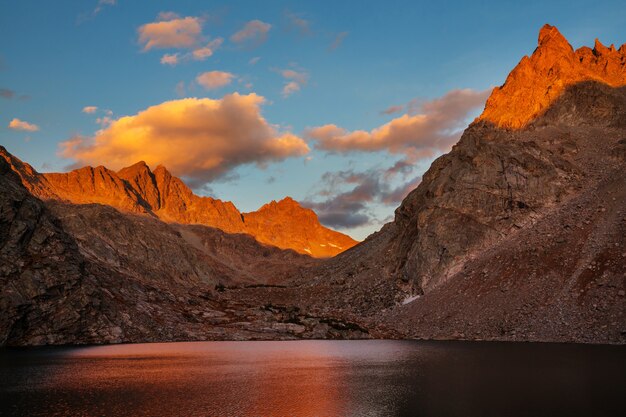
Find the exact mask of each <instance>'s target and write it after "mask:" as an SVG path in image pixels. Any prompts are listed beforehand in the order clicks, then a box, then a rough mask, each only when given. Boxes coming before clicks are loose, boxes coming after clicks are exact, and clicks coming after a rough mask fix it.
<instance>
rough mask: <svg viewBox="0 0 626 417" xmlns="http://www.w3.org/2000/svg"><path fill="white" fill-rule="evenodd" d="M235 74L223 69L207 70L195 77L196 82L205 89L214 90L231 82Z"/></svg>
mask: <svg viewBox="0 0 626 417" xmlns="http://www.w3.org/2000/svg"><path fill="white" fill-rule="evenodd" d="M234 77H235V74H231V73H230V72H225V71H207V72H203V73H202V74H200V75H198V76H197V77H196V82H197V83H198V84H200V85H201V86H203V87H204V88H206V89H207V90H215V89H218V88H221V87H224V86H225V85H228V84H230V83H231V81H232V80H233V78H234Z"/></svg>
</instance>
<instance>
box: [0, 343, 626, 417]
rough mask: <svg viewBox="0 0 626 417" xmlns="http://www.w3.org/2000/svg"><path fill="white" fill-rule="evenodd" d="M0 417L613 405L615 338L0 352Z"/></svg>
mask: <svg viewBox="0 0 626 417" xmlns="http://www.w3.org/2000/svg"><path fill="white" fill-rule="evenodd" d="M0 352H1V353H0V369H1V370H2V378H1V380H0V400H1V402H0V415H33V416H44V415H45V416H67V415H80V416H101V415H106V416H130V415H132V416H158V415H167V416H222V415H225V416H238V415H245V416H272V415H277V416H287V415H289V416H348V415H354V416H370V415H371V416H380V415H424V416H440V415H459V416H466V415H467V416H471V415H561V414H563V415H565V414H567V415H620V414H621V411H623V410H620V407H619V406H620V405H621V401H620V398H621V391H622V390H623V384H624V382H623V375H624V371H626V369H625V366H626V365H625V364H626V357H625V356H624V353H625V350H624V348H623V347H610V346H576V345H536V344H493V343H492V344H486V343H458V342H398V341H301V342H204V343H202V342H201V343H169V344H142V345H116V346H98V347H86V348H69V349H68V348H60V349H58V348H57V349H51V348H48V349H32V350H4V351H0Z"/></svg>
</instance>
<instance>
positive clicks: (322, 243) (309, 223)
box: [0, 150, 357, 257]
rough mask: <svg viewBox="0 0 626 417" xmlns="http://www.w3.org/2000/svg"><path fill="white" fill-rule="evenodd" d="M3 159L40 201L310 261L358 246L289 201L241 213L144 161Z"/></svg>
mask: <svg viewBox="0 0 626 417" xmlns="http://www.w3.org/2000/svg"><path fill="white" fill-rule="evenodd" d="M8 155H9V154H8V153H7V152H6V150H0V157H3V158H4V159H5V160H7V161H9V160H10V165H11V166H12V167H14V170H15V172H16V173H17V174H18V175H19V176H20V178H21V180H22V183H23V184H24V186H25V187H26V188H27V189H28V190H29V191H30V192H31V193H33V195H35V196H37V197H39V198H42V199H44V200H59V201H65V202H69V203H73V204H91V203H97V204H104V205H108V206H111V207H115V208H117V209H119V210H122V211H124V212H130V213H138V214H147V215H150V216H153V217H157V218H159V219H161V220H163V221H166V222H170V223H182V224H202V225H205V226H210V227H214V228H217V229H220V230H222V231H224V232H226V233H231V234H232V233H245V234H249V235H252V236H253V237H254V238H255V239H256V240H257V241H259V242H260V243H264V244H268V245H273V246H276V247H278V248H281V249H293V250H295V251H296V252H298V253H301V254H305V255H310V256H313V257H332V256H334V255H336V254H338V253H340V252H342V251H344V250H347V249H349V248H351V247H352V246H354V245H355V244H356V243H357V242H356V241H355V240H353V239H352V238H350V237H349V236H347V235H344V234H342V233H339V232H336V231H334V230H331V229H328V228H326V227H324V226H322V225H321V224H320V223H319V220H318V218H317V215H316V214H315V213H314V212H313V211H311V210H310V209H306V208H303V207H301V206H300V205H299V204H298V203H297V202H295V201H294V200H293V199H291V198H289V197H287V198H285V199H284V200H282V201H280V202H278V203H276V202H272V203H270V204H268V205H265V206H263V207H262V208H261V209H259V210H258V211H255V212H252V213H246V214H242V213H240V212H239V210H237V208H236V207H235V205H234V204H233V203H231V202H229V201H226V202H224V201H221V200H218V199H214V198H211V197H201V196H197V195H195V194H194V193H193V192H192V191H191V189H189V187H187V186H186V185H185V184H184V183H183V181H181V180H180V179H179V178H177V177H175V176H173V175H172V174H171V173H170V172H169V171H168V170H167V169H166V168H165V167H164V166H162V165H159V166H158V167H157V168H156V169H155V170H154V171H151V170H150V168H149V167H148V166H147V165H146V163H145V162H138V163H136V164H134V165H132V166H130V167H127V168H123V169H121V170H120V171H118V172H114V171H111V170H109V169H107V168H106V167H103V166H98V167H95V168H92V167H84V168H80V169H76V170H74V171H71V172H67V173H38V172H37V171H35V170H34V169H33V168H32V167H31V166H30V165H28V164H26V163H24V162H22V161H20V160H19V159H18V158H16V157H14V156H12V155H11V156H10V157H9V156H8Z"/></svg>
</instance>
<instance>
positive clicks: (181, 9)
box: [0, 0, 626, 239]
mask: <svg viewBox="0 0 626 417" xmlns="http://www.w3.org/2000/svg"><path fill="white" fill-rule="evenodd" d="M96 10H97V11H96ZM162 12H172V13H174V14H175V15H174V14H172V13H170V14H169V15H161V18H158V16H159V14H160V13H162ZM185 17H190V18H195V19H198V20H197V21H198V22H200V25H201V34H199V35H198V36H197V42H196V43H195V44H194V45H192V46H187V47H165V48H160V47H155V48H149V49H148V50H145V49H146V43H145V42H144V43H142V42H141V41H140V32H139V31H140V28H142V27H143V25H146V24H149V23H154V22H158V21H161V22H162V21H173V20H177V19H184V18H185ZM251 21H258V22H261V23H262V24H264V25H269V29H268V30H267V32H266V33H265V35H264V36H260V37H257V38H254V36H253V37H251V38H249V39H248V40H247V41H243V42H241V41H240V42H238V41H235V40H233V39H234V38H233V35H234V34H235V33H237V32H239V31H241V30H243V29H244V28H245V25H246V24H248V23H249V22H251ZM544 23H550V24H553V25H555V26H557V27H558V28H559V30H560V31H561V33H563V35H564V36H565V37H566V38H567V39H568V40H569V41H570V43H571V44H572V45H573V46H574V47H575V48H577V47H580V46H582V45H593V41H594V39H595V38H596V37H598V38H600V40H601V41H602V42H603V43H604V44H607V45H608V44H611V43H615V44H616V45H621V44H622V43H624V42H626V4H625V3H624V2H623V1H612V2H611V1H606V2H599V1H593V2H592V1H576V0H573V1H552V2H545V1H544V2H539V1H527V2H506V1H482V2H481V1H477V2H454V1H438V2H418V1H392V2H380V1H376V2H375V1H359V2H353V1H310V2H293V1H267V2H260V1H228V2H224V1H210V2H209V1H190V0H189V1H156V0H151V1H130V0H117V1H115V2H114V1H112V0H108V1H102V0H101V1H100V2H99V1H98V0H82V1H64V0H59V1H54V2H51V1H29V0H20V1H8V0H0V39H1V41H0V89H2V90H0V91H3V94H2V96H1V97H0V138H1V139H0V143H1V144H2V145H4V146H6V147H7V148H8V149H9V150H10V151H11V152H12V153H14V154H15V155H17V156H18V157H20V158H22V159H24V160H25V161H27V162H29V163H31V164H32V165H33V166H34V167H35V168H36V169H38V170H40V171H62V170H65V169H66V168H67V167H68V166H69V165H71V164H76V163H78V164H79V165H80V163H81V161H88V162H94V163H96V162H97V163H100V164H103V165H105V166H109V165H110V164H111V163H112V164H114V163H115V162H113V161H110V160H108V159H107V158H104V159H103V160H97V157H96V156H93V153H92V154H90V155H91V156H89V157H86V156H82V157H81V158H91V159H80V158H78V159H76V158H74V159H72V158H64V157H62V156H61V155H60V154H59V152H60V145H59V144H60V143H61V142H65V141H67V140H69V139H70V138H72V137H81V138H83V140H84V141H85V142H84V143H87V142H88V141H89V140H92V139H93V137H94V136H96V135H97V131H98V130H99V129H107V128H109V126H110V125H109V124H108V122H107V121H104V122H102V119H103V118H105V117H109V118H110V120H112V121H115V120H117V119H119V118H120V117H122V116H133V115H137V114H138V113H139V112H142V111H143V110H145V109H147V108H149V107H151V106H156V105H160V104H161V103H165V102H169V101H174V100H179V99H181V98H185V97H197V98H210V99H212V100H215V101H216V102H220V103H221V100H222V98H223V97H225V96H227V95H229V94H232V93H235V92H238V93H240V95H248V94H251V93H254V94H256V95H258V96H262V97H263V98H264V103H263V104H259V105H258V112H259V113H258V115H256V116H258V118H259V119H258V120H261V119H260V118H261V117H262V118H263V120H264V121H265V122H266V125H263V126H265V127H267V128H268V129H270V130H272V129H273V132H274V133H275V135H274V136H279V135H282V134H285V133H290V134H293V135H294V136H295V137H297V138H298V140H301V142H298V144H299V145H298V146H301V145H302V143H306V144H307V145H308V147H309V149H310V150H309V151H308V152H306V153H305V152H304V151H301V149H300V150H292V151H290V152H291V153H290V154H288V155H284V152H283V153H280V155H279V154H274V155H272V156H271V158H269V157H266V156H262V157H260V156H259V155H261V154H263V155H267V152H268V150H267V149H275V147H270V148H259V152H256V151H255V152H252V154H251V155H247V156H246V158H243V159H241V158H237V157H233V155H230V156H228V157H226V160H228V161H230V162H228V163H224V165H222V166H220V168H219V170H216V169H215V168H210V169H209V168H207V170H205V171H202V169H201V168H198V169H196V170H193V171H191V170H189V171H185V170H184V169H182V168H181V169H179V171H180V172H179V174H181V175H183V176H186V177H188V179H189V180H190V182H191V183H193V184H194V185H197V186H198V188H197V191H198V192H199V193H208V194H210V195H214V196H217V197H218V198H221V199H225V200H231V201H233V202H234V203H235V204H236V205H237V207H238V208H239V209H240V210H242V211H251V210H255V209H256V208H258V207H259V206H260V205H262V204H263V203H265V202H268V201H270V200H272V199H281V198H282V197H284V196H286V195H290V196H292V197H294V198H295V199H296V200H299V201H307V202H308V204H309V205H311V206H312V207H314V208H316V209H318V211H321V212H323V213H322V214H324V213H325V214H326V216H325V217H323V220H324V221H325V222H326V223H327V224H330V225H331V226H334V227H336V228H339V229H341V230H342V231H345V232H347V233H349V234H351V235H353V236H354V237H355V238H357V239H363V238H364V237H365V236H367V234H369V233H371V232H373V231H375V230H377V229H378V228H380V225H381V223H382V222H384V221H385V220H388V219H389V216H391V215H392V214H393V210H394V209H395V208H396V207H397V205H398V202H397V200H398V198H397V195H394V197H393V198H392V196H391V195H392V194H393V192H394V191H397V192H400V189H401V188H402V187H403V186H405V185H407V184H408V185H411V184H415V183H416V181H418V180H419V175H420V174H421V173H423V171H424V170H425V169H427V167H428V166H429V164H430V162H431V161H432V159H433V158H434V156H436V155H438V154H440V153H442V152H444V150H445V144H443V145H442V143H444V142H445V139H446V138H447V137H448V136H450V137H454V136H455V135H458V133H456V130H458V128H459V126H461V125H462V124H466V122H467V121H471V119H472V118H473V117H475V116H476V115H478V114H479V113H480V111H481V110H482V105H480V103H483V102H484V97H485V93H484V92H486V91H487V89H489V88H490V87H493V86H495V85H499V84H501V83H502V82H503V81H504V79H505V77H506V75H507V74H508V72H509V71H510V70H511V69H512V68H513V67H514V66H515V64H517V62H518V61H519V60H520V58H521V57H522V56H523V55H525V54H530V53H532V51H533V49H534V48H535V46H536V41H537V33H538V31H539V28H540V27H541V26H542V25H543V24H544ZM253 34H254V33H253ZM257 35H258V33H257ZM219 38H221V39H223V40H222V41H221V45H219V46H218V47H217V48H215V50H213V54H212V55H211V56H209V57H207V58H205V59H204V60H194V59H192V58H189V57H190V56H192V54H193V51H194V50H196V49H198V48H200V47H202V46H204V45H206V44H208V43H209V42H210V41H212V40H215V39H219ZM339 40H341V42H339ZM333 43H335V44H334V45H333ZM165 54H170V55H173V54H178V55H177V56H178V57H179V61H180V62H179V63H178V64H177V65H167V64H162V63H161V62H160V61H161V59H162V57H163V56H164V55H165ZM255 58H256V63H254V64H251V62H250V61H251V60H253V59H255ZM286 70H291V71H293V72H294V73H296V75H293V74H292V76H291V77H289V76H286V75H285V74H286V73H285V71H286ZM212 71H216V72H221V73H228V74H231V75H232V78H231V79H230V83H229V84H226V85H224V86H222V87H218V88H213V89H207V88H205V87H204V86H203V85H202V84H201V83H200V82H199V81H198V80H197V77H198V76H199V75H200V74H203V73H205V72H212ZM294 77H295V78H294ZM289 82H295V83H296V84H297V88H299V90H298V91H295V92H292V93H291V94H289V95H287V96H285V94H284V92H283V89H284V88H285V86H286V85H287V83H289ZM177 86H178V88H177ZM181 86H182V87H184V88H181ZM462 89H464V90H462ZM182 90H184V91H182ZM460 90H462V91H465V92H466V93H467V94H466V95H464V96H463V97H464V100H465V99H467V100H466V102H467V103H469V104H468V105H467V108H465V110H466V111H465V112H461V113H459V114H456V115H455V117H456V118H457V119H461V120H460V121H459V120H449V121H448V122H449V125H446V126H444V128H445V129H447V130H446V135H448V136H446V137H445V138H444V139H441V138H440V139H441V140H442V141H443V142H441V141H440V142H438V143H439V144H438V145H437V146H433V147H431V148H429V149H428V152H426V151H425V152H424V153H419V152H418V153H417V154H416V153H415V152H413V153H411V154H410V155H409V153H407V152H408V151H406V146H407V145H406V143H404V145H403V146H405V148H402V150H400V151H398V150H396V151H393V150H391V149H385V148H377V149H366V150H364V149H353V150H349V151H345V150H342V151H338V150H337V149H335V148H332V146H330V147H327V148H326V149H319V148H320V146H319V143H321V142H320V141H321V139H320V137H321V136H320V135H318V136H315V135H313V136H311V135H310V134H309V133H307V132H310V131H311V130H310V129H312V128H316V127H320V126H324V125H330V124H332V125H334V126H336V127H338V128H341V129H345V132H346V133H349V132H352V131H355V130H365V131H370V130H372V129H375V128H377V127H380V126H382V125H384V124H385V123H388V122H391V121H392V120H394V119H396V118H399V117H401V116H402V115H403V114H404V113H406V112H407V111H408V109H409V108H410V106H409V107H404V109H403V110H401V111H397V112H395V113H391V114H381V112H382V111H384V110H385V109H388V108H390V107H391V106H399V105H406V104H407V103H411V102H412V101H413V103H414V105H415V106H417V107H416V110H415V111H414V112H413V113H412V114H419V113H420V112H424V111H425V110H424V109H425V108H427V107H420V104H423V103H429V102H432V101H433V100H437V99H440V98H446V97H447V98H450V97H451V96H450V94H451V92H455V91H460ZM415 103H416V104H415ZM477 103H478V104H477ZM240 104H241V106H244V104H243V103H240ZM245 105H247V104H245ZM85 106H97V107H98V110H97V111H96V112H95V113H91V114H88V113H85V112H83V111H82V110H83V108H84V107H85ZM241 108H242V109H244V107H241ZM246 108H247V107H246ZM107 111H110V112H109V113H107ZM163 111H166V109H165V108H164V109H163ZM220 114H221V113H220ZM228 117H230V116H228ZM237 117H238V116H236V115H235V116H233V118H232V123H234V124H237V123H241V121H240V120H239V119H238V118H237ZM450 117H452V116H450ZM16 118H17V119H19V120H21V121H24V122H27V123H30V124H33V125H36V126H37V127H38V130H37V131H28V130H23V129H22V130H16V129H10V128H9V127H8V126H9V124H10V122H11V121H12V120H13V119H16ZM97 118H101V122H102V124H100V125H99V124H97V123H96V119H97ZM228 120H230V119H228ZM255 120H256V119H255ZM258 120H257V121H258ZM259 123H264V122H259ZM254 126H256V125H254ZM257 127H258V126H257ZM451 130H452V131H453V132H451ZM254 132H256V130H254ZM270 133H271V132H270ZM270 133H268V135H269V136H267V137H265V138H264V139H263V140H267V141H268V142H267V143H268V144H269V143H270V141H271V140H272V139H274V138H273V137H270V136H272V135H271V134H270ZM113 134H114V132H113V131H111V132H110V133H109V134H108V136H107V138H110V137H112V135H113ZM198 137H199V139H198V140H199V141H204V142H203V143H204V145H202V146H205V145H206V146H212V144H211V143H210V142H211V139H210V137H208V136H202V135H200V136H198ZM128 140H132V137H131V139H128ZM146 140H151V138H148V139H146ZM293 140H296V139H293ZM416 140H417V139H416ZM438 140H439V139H438ZM294 143H295V142H294ZM194 146H195V145H194ZM241 146H244V145H241ZM316 146H317V147H316ZM419 149H422V148H419ZM180 152H181V153H185V152H200V154H201V155H203V154H202V152H203V150H202V149H200V150H199V149H198V148H196V147H194V148H193V149H185V148H184V146H182V145H181V147H180ZM212 152H215V151H212ZM243 153H246V151H243V152H242V154H243ZM67 155H68V154H66V156H67ZM106 155H110V153H109V154H106ZM134 155H135V154H133V156H134ZM211 155H213V154H211ZM168 157H169V156H167V155H165V156H164V160H163V163H164V164H165V165H166V166H168V163H167V162H168V161H170V159H168ZM94 158H96V159H94ZM228 158H230V159H228ZM255 158H261V159H255ZM263 158H265V159H263ZM267 158H269V159H267ZM242 161H243V162H242ZM398 161H405V162H408V163H410V167H409V168H406V169H405V170H403V171H402V173H400V174H397V175H396V174H394V175H387V174H388V170H389V168H390V167H391V166H393V165H394V163H396V162H398ZM181 163H182V162H181ZM152 164H153V163H152ZM153 165H154V164H153ZM174 166H176V165H174ZM175 173H176V172H175ZM358 187H360V188H359V189H358V190H355V189H356V188H358ZM368 192H372V193H378V194H377V197H369V198H368V197H367V195H366V194H367V193H368ZM396 194H397V193H396ZM342 198H343V200H342ZM340 202H347V203H350V204H344V205H340V204H339V203H340ZM350 211H351V213H350Z"/></svg>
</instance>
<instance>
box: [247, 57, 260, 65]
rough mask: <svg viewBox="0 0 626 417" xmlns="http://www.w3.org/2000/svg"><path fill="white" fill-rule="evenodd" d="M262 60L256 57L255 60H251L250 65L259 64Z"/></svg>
mask: <svg viewBox="0 0 626 417" xmlns="http://www.w3.org/2000/svg"><path fill="white" fill-rule="evenodd" d="M260 59H261V57H260V56H255V57H254V58H250V61H248V64H250V65H256V64H257V62H259V60H260Z"/></svg>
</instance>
